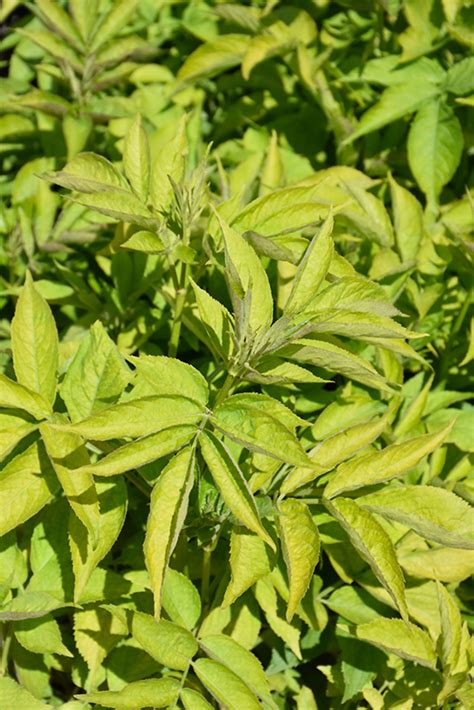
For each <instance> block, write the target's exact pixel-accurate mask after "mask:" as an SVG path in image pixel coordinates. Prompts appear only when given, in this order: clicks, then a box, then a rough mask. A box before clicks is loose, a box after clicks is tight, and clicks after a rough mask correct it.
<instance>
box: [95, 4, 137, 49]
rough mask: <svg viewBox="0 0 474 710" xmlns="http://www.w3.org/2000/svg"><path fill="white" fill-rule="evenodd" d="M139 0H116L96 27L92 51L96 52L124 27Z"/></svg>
mask: <svg viewBox="0 0 474 710" xmlns="http://www.w3.org/2000/svg"><path fill="white" fill-rule="evenodd" d="M137 3H138V0H115V2H114V3H113V5H112V7H111V8H110V10H109V12H108V13H107V14H106V15H105V16H104V17H103V19H102V21H101V22H99V23H98V24H97V25H96V27H95V32H94V33H93V35H92V43H91V47H90V51H91V52H95V51H96V50H98V49H99V48H100V47H102V46H103V45H104V44H105V43H106V42H108V41H109V40H110V39H112V38H113V37H114V36H115V35H116V34H117V33H118V32H119V31H120V30H121V29H122V27H124V26H125V25H126V24H127V22H128V20H129V18H130V17H131V15H133V13H134V12H135V9H136V7H137Z"/></svg>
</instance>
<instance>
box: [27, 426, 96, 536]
mask: <svg viewBox="0 0 474 710" xmlns="http://www.w3.org/2000/svg"><path fill="white" fill-rule="evenodd" d="M40 432H41V436H42V439H43V443H44V445H45V447H46V451H47V453H48V456H49V458H50V460H51V463H52V465H53V468H54V470H55V472H56V476H57V477H58V479H59V482H60V484H61V486H62V488H63V491H64V493H65V495H66V497H67V499H68V502H69V504H70V506H71V508H72V509H73V511H74V512H75V514H76V515H77V517H78V518H79V520H80V521H81V523H82V524H83V525H84V526H85V527H86V528H87V531H88V533H89V535H90V537H91V540H92V543H93V545H94V546H95V545H96V543H97V538H96V535H97V531H98V530H99V527H100V509H99V499H98V496H97V490H96V487H95V482H94V478H93V477H92V474H91V473H89V472H88V471H87V469H86V470H82V471H78V470H77V469H78V468H79V467H81V466H84V465H86V466H87V464H88V463H89V455H88V453H87V450H86V448H85V446H84V444H83V442H82V439H81V438H80V437H78V436H76V435H74V434H69V433H67V432H58V431H57V430H56V429H53V428H52V427H51V426H49V425H48V424H42V425H41V427H40Z"/></svg>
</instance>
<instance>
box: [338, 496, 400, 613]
mask: <svg viewBox="0 0 474 710" xmlns="http://www.w3.org/2000/svg"><path fill="white" fill-rule="evenodd" d="M326 505H327V507H328V510H329V511H330V512H331V513H332V514H333V515H334V516H335V517H336V519H337V520H338V521H339V523H340V524H341V525H342V527H343V528H344V530H345V531H346V532H347V534H348V535H349V538H350V540H351V542H352V544H353V545H354V547H355V548H356V550H357V551H358V552H359V553H360V555H361V556H362V557H363V558H364V559H365V560H366V561H367V562H368V564H369V565H370V566H371V568H372V570H373V572H374V574H375V575H376V577H377V579H378V580H379V581H380V582H381V584H382V585H383V586H384V587H385V589H386V590H387V592H388V593H389V594H390V596H391V598H392V599H393V601H394V602H395V605H396V606H397V608H398V609H399V611H400V614H401V615H402V617H403V618H404V619H408V609H407V604H406V599H405V584H404V580H403V573H402V570H401V568H400V565H399V564H398V560H397V557H396V555H395V550H394V547H393V544H392V541H391V540H390V537H389V536H388V534H387V533H386V532H385V530H384V529H383V527H382V526H381V525H380V523H379V522H377V520H376V519H375V518H374V517H373V516H372V515H371V514H370V513H369V512H368V511H367V510H364V509H363V508H360V507H359V506H358V505H357V503H355V501H353V500H351V499H350V498H336V500H334V501H331V502H329V501H328V502H327V503H326Z"/></svg>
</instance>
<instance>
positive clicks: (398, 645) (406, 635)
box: [356, 618, 436, 668]
mask: <svg viewBox="0 0 474 710" xmlns="http://www.w3.org/2000/svg"><path fill="white" fill-rule="evenodd" d="M356 634H357V638H360V639H361V640H362V641H367V643H371V644H373V645H374V646H377V648H381V649H383V650H384V651H387V653H395V654H396V655H397V656H401V657H402V658H406V659H407V660H409V661H414V662H415V663H419V664H420V665H422V666H427V667H428V668H434V667H435V665H436V654H435V652H434V648H433V643H432V641H431V639H430V637H429V636H428V634H427V633H426V631H422V629H420V628H419V627H418V626H415V624H412V623H410V622H408V621H400V620H399V619H382V618H380V619H375V620H374V621H369V623H368V624H361V625H360V626H357V628H356Z"/></svg>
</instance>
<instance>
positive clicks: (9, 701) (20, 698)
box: [0, 677, 51, 710]
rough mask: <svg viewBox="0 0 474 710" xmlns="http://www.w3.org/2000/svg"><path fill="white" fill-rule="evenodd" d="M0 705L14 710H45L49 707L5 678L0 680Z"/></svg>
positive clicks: (11, 679)
mask: <svg viewBox="0 0 474 710" xmlns="http://www.w3.org/2000/svg"><path fill="white" fill-rule="evenodd" d="M0 705H1V706H2V707H3V708H15V710H47V708H50V707H51V706H50V705H47V704H46V703H43V702H42V701H41V700H38V698H35V697H34V695H32V694H31V693H30V692H29V691H28V690H26V689H25V688H22V687H21V685H19V684H18V683H17V682H16V681H14V680H13V678H7V677H4V678H0Z"/></svg>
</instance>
